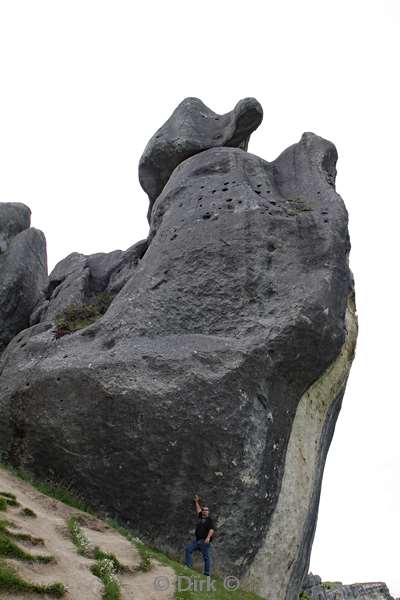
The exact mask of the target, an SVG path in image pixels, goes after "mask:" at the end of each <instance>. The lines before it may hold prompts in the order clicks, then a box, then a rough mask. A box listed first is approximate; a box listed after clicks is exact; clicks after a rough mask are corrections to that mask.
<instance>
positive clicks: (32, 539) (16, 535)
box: [0, 519, 44, 546]
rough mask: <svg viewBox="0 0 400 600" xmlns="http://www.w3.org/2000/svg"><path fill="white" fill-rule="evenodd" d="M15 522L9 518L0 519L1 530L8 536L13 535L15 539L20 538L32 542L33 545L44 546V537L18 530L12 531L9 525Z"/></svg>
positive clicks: (22, 540)
mask: <svg viewBox="0 0 400 600" xmlns="http://www.w3.org/2000/svg"><path fill="white" fill-rule="evenodd" d="M12 526H13V524H12V523H11V522H10V521H7V519H0V532H3V533H4V534H5V535H7V536H8V537H12V538H13V539H14V540H20V541H21V542H30V543H31V544H32V545H33V546H43V545H44V540H43V539H42V538H37V537H34V536H33V535H30V534H29V533H20V532H18V531H11V530H10V529H9V527H12Z"/></svg>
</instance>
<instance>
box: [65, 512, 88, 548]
mask: <svg viewBox="0 0 400 600" xmlns="http://www.w3.org/2000/svg"><path fill="white" fill-rule="evenodd" d="M68 531H69V532H70V534H71V539H72V541H73V543H74V544H75V546H76V549H77V550H78V553H79V554H81V555H82V556H87V554H88V550H89V540H88V539H87V538H86V536H85V534H84V533H83V531H82V529H81V527H80V525H79V522H78V519H77V518H76V517H74V516H71V517H70V518H69V519H68Z"/></svg>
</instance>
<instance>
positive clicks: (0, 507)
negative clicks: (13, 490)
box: [0, 496, 7, 510]
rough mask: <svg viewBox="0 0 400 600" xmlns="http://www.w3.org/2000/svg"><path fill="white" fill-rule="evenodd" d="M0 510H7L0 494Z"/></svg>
mask: <svg viewBox="0 0 400 600" xmlns="http://www.w3.org/2000/svg"><path fill="white" fill-rule="evenodd" d="M0 510H7V501H6V499H5V498H2V497H1V496H0Z"/></svg>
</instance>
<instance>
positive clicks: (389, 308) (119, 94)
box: [0, 0, 400, 596]
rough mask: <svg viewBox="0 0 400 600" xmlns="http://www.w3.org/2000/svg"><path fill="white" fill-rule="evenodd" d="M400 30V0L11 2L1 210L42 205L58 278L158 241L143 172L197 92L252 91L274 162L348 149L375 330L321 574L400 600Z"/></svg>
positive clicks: (257, 145)
mask: <svg viewBox="0 0 400 600" xmlns="http://www.w3.org/2000/svg"><path fill="white" fill-rule="evenodd" d="M399 34H400V0H387V1H385V0H375V1H372V0H362V1H361V0H360V1H359V0H353V1H352V0H347V1H340V0H336V1H335V2H329V3H328V2H326V1H324V0H315V1H312V0H309V1H308V0H293V1H288V0H279V2H278V0H274V1H273V2H272V1H266V0H259V1H257V0H253V1H252V0H248V1H247V2H243V1H241V2H239V1H237V0H215V1H214V2H210V0H202V1H201V2H188V1H187V0H186V1H183V0H181V1H178V0H168V1H165V0H159V1H152V0H147V1H146V2H134V1H133V0H132V1H130V2H124V1H120V0H114V1H112V2H111V1H108V2H105V1H103V0H95V1H90V0H78V1H76V0H68V2H67V1H61V0H48V1H43V0H35V1H34V2H33V1H32V0H28V1H20V0H0V85H1V87H0V201H4V202H25V203H26V204H28V205H29V206H30V207H31V209H32V212H33V220H32V223H33V225H35V226H36V227H38V228H40V229H42V230H43V231H44V232H45V234H46V237H47V242H48V253H49V265H50V267H51V268H52V267H53V266H54V265H55V263H56V262H57V261H58V260H60V259H61V258H63V257H64V256H66V255H67V254H69V253H70V252H72V251H80V252H84V253H92V252H99V251H110V250H114V249H116V248H122V249H125V248H127V247H128V246H130V245H131V244H132V243H133V242H135V241H138V240H139V239H141V238H143V237H145V236H146V234H147V223H146V220H145V214H146V211H147V199H146V197H145V194H144V192H142V190H141V188H140V186H139V182H138V179H137V164H138V160H139V157H140V155H141V153H142V150H143V148H144V146H145V144H146V142H147V140H148V139H149V137H150V136H151V135H152V134H153V133H154V131H155V130H156V129H157V128H158V127H159V126H160V125H161V124H162V123H163V122H164V121H165V120H166V118H167V117H168V116H169V114H170V113H171V112H172V110H173V109H174V108H175V106H176V105H177V104H178V103H179V102H180V101H181V100H182V99H183V98H184V97H186V96H198V97H200V98H202V99H203V101H204V102H205V103H206V104H208V105H209V106H210V108H212V109H213V110H215V111H217V112H226V111H228V110H231V109H232V108H233V106H234V104H235V103H236V102H237V101H238V100H239V99H240V98H243V97H245V96H255V97H256V98H257V99H258V100H259V101H260V102H261V103H262V105H263V107H264V111H265V116H264V122H263V124H262V126H261V128H260V129H259V130H258V131H257V132H256V133H255V134H254V135H253V137H252V141H251V142H250V147H249V150H250V151H251V152H253V153H255V154H259V155H260V156H262V157H263V158H265V159H267V160H273V159H274V158H275V157H276V156H277V155H278V154H279V153H280V152H281V151H282V150H284V149H285V148H286V147H287V146H288V145H290V144H292V143H294V142H296V141H298V140H299V138H300V136H301V134H302V133H303V131H314V132H315V133H317V134H319V135H322V136H323V137H326V138H328V139H330V140H332V141H333V142H334V143H335V144H336V146H337V148H338V151H339V162H338V171H339V174H338V178H337V189H338V191H339V193H340V194H341V195H342V196H343V198H344V200H345V202H346V205H347V208H348V211H349V214H350V235H351V241H352V253H351V267H352V269H353V272H354V275H355V280H356V293H357V295H356V299H357V305H358V315H359V321H360V334H359V339H358V348H357V356H356V360H355V363H354V365H353V370H352V373H351V376H350V381H349V384H348V388H347V393H346V396H345V400H344V406H343V410H342V413H341V415H340V417H339V422H338V425H337V429H336V434H335V436H334V440H333V443H332V446H331V451H330V454H329V456H328V462H327V468H326V471H325V477H324V484H323V490H322V499H321V506H320V516H319V522H318V528H317V534H316V540H315V545H314V549H313V555H312V563H311V568H312V570H313V571H314V572H317V573H319V574H320V575H321V576H322V578H323V579H330V580H342V581H344V582H346V583H352V582H355V581H374V580H381V581H386V582H387V583H388V585H389V587H390V589H391V592H392V594H394V595H399V596H400V569H399V565H398V555H399V551H398V549H399V543H400V523H399V498H400V479H399V465H400V449H399V444H398V441H397V436H398V432H399V416H400V407H399V405H398V402H399V392H398V379H397V371H396V369H397V368H398V364H397V363H398V356H399V352H398V340H399V334H400V326H399V321H400V318H399V297H398V291H399V286H398V274H399V268H398V257H399V251H398V243H399V237H400V234H399V217H400V211H399V204H398V203H399V188H398V184H397V183H396V181H397V179H398V171H399V158H400V157H399V150H398V148H399V139H400V125H399V109H400V93H399V58H400V52H399V50H400V48H399V45H400V42H399V40H400V35H399Z"/></svg>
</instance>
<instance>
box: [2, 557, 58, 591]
mask: <svg viewBox="0 0 400 600" xmlns="http://www.w3.org/2000/svg"><path fill="white" fill-rule="evenodd" d="M0 591H2V592H35V593H37V594H49V595H51V596H55V597H56V598H61V596H63V595H64V594H65V588H64V586H63V584H62V583H53V584H50V585H37V584H34V583H30V582H28V581H25V580H23V579H22V578H21V577H20V576H19V575H18V574H17V573H16V571H15V570H14V569H13V568H12V567H10V566H9V565H6V564H5V563H4V562H3V561H1V560H0Z"/></svg>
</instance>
